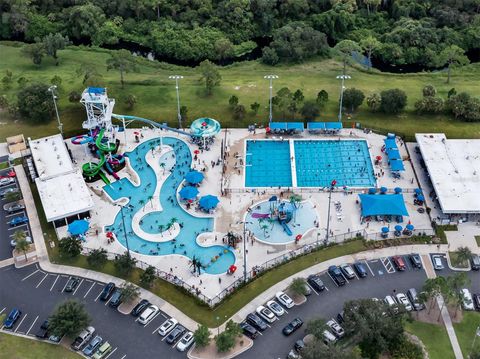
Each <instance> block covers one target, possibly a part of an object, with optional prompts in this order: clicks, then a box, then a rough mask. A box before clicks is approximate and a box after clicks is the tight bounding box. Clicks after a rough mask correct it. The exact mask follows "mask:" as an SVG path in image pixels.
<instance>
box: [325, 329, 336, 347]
mask: <svg viewBox="0 0 480 359" xmlns="http://www.w3.org/2000/svg"><path fill="white" fill-rule="evenodd" d="M336 341H337V338H336V337H335V335H333V334H332V333H330V332H329V331H328V330H326V329H325V330H324V331H323V342H324V343H325V344H330V343H335V342H336Z"/></svg>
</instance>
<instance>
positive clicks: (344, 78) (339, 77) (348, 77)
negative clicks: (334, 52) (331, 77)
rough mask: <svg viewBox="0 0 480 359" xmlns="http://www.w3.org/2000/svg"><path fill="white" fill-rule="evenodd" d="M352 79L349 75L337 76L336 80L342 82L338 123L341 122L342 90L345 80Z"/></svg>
mask: <svg viewBox="0 0 480 359" xmlns="http://www.w3.org/2000/svg"><path fill="white" fill-rule="evenodd" d="M351 78H352V77H351V76H349V75H338V76H337V79H339V80H342V87H341V88H340V108H339V110H338V122H342V106H343V90H344V89H345V86H344V83H345V80H350V79H351Z"/></svg>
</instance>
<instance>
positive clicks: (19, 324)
mask: <svg viewBox="0 0 480 359" xmlns="http://www.w3.org/2000/svg"><path fill="white" fill-rule="evenodd" d="M27 316H28V314H25V316H24V317H23V318H22V320H21V321H20V323H18V325H17V327H16V328H15V330H14V332H15V333H16V332H17V330H18V328H20V326H21V325H22V323H23V321H24V320H25V318H26V317H27Z"/></svg>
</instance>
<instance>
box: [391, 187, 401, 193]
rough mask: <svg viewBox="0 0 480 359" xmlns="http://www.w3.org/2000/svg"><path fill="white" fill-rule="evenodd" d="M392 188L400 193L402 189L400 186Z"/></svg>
mask: <svg viewBox="0 0 480 359" xmlns="http://www.w3.org/2000/svg"><path fill="white" fill-rule="evenodd" d="M393 190H394V191H395V193H396V194H399V193H402V189H401V188H400V187H395V188H394V189H393Z"/></svg>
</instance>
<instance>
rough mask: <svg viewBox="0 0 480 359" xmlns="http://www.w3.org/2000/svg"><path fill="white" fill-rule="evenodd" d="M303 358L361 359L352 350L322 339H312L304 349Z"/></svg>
mask: <svg viewBox="0 0 480 359" xmlns="http://www.w3.org/2000/svg"><path fill="white" fill-rule="evenodd" d="M302 358H303V359H327V358H328V359H357V358H358V359H360V357H359V356H357V355H355V354H354V353H353V352H352V350H349V349H343V348H341V347H340V346H338V345H326V344H324V343H323V342H322V340H318V339H315V340H312V341H311V342H308V343H306V345H305V348H303V349H302Z"/></svg>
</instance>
